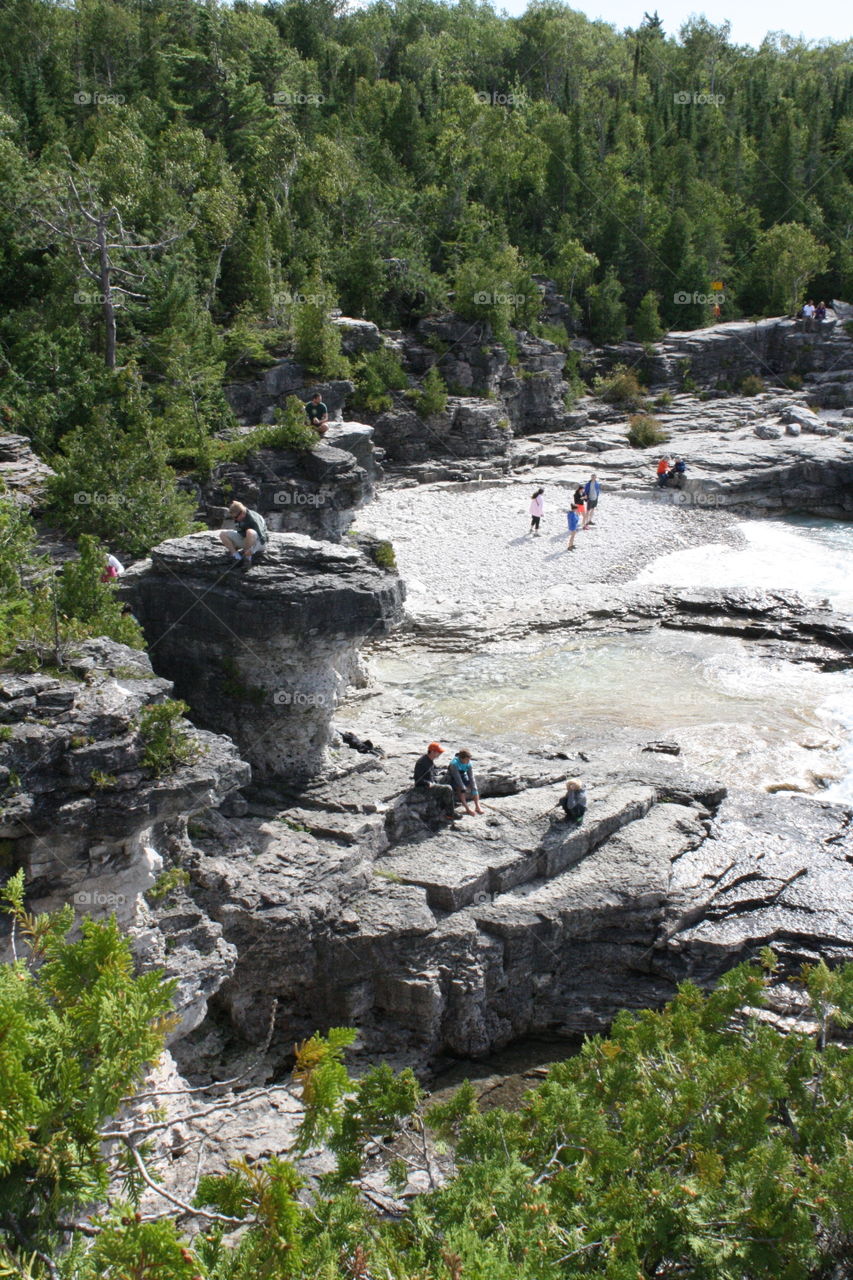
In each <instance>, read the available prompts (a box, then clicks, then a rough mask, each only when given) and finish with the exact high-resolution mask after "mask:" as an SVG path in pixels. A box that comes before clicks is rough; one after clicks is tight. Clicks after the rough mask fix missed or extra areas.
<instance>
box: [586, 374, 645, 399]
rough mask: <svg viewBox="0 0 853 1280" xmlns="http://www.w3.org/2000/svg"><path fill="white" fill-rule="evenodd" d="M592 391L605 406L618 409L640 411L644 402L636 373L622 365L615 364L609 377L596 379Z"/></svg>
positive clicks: (642, 390) (643, 390)
mask: <svg viewBox="0 0 853 1280" xmlns="http://www.w3.org/2000/svg"><path fill="white" fill-rule="evenodd" d="M594 390H595V394H596V395H597V396H600V397H601V399H602V400H604V401H605V402H606V403H607V404H613V405H617V406H618V407H619V408H620V409H641V408H642V407H643V405H644V404H645V402H646V397H645V389H644V388H643V387H641V386H640V383H639V380H638V378H637V375H636V373H634V370H633V369H628V368H626V366H625V365H624V364H617V365H616V367H615V368H614V370H613V372H612V373H611V374H610V375H609V377H605V378H596V380H595V386H594Z"/></svg>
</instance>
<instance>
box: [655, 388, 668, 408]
mask: <svg viewBox="0 0 853 1280" xmlns="http://www.w3.org/2000/svg"><path fill="white" fill-rule="evenodd" d="M671 404H672V396H671V395H670V393H669V392H668V391H662V392H661V393H660V395H659V396H655V400H654V405H655V408H656V409H668V408H669V406H670V405H671Z"/></svg>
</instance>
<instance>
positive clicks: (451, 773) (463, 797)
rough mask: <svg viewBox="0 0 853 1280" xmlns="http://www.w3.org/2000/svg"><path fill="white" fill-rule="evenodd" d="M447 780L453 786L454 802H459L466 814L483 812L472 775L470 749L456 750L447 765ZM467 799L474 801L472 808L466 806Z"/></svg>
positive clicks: (472, 767)
mask: <svg viewBox="0 0 853 1280" xmlns="http://www.w3.org/2000/svg"><path fill="white" fill-rule="evenodd" d="M447 781H448V782H449V783H450V785H451V787H452V788H453V799H454V801H455V802H456V804H461V805H462V807H463V808H464V810H465V812H466V813H467V814H474V813H482V812H483V810H482V809H481V808H480V792H479V790H478V789H477V782H476V779H475V777H474V766H473V765H472V764H471V752H470V751H465V750H463V751H457V753H456V755H455V756H454V757H453V759H452V760H451V761H450V764H449V765H448V766H447ZM469 800H473V801H474V808H473V809H469V807H468V801H469Z"/></svg>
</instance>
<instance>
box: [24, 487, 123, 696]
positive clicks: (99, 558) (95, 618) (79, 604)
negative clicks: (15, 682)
mask: <svg viewBox="0 0 853 1280" xmlns="http://www.w3.org/2000/svg"><path fill="white" fill-rule="evenodd" d="M36 545H37V543H36V535H35V529H34V528H33V524H32V520H31V518H30V516H29V515H28V514H27V512H26V511H25V510H24V509H23V508H22V507H19V506H18V504H17V503H16V502H14V501H13V500H12V499H11V498H7V497H5V496H3V495H2V494H0V666H5V665H9V666H14V667H16V668H17V669H20V670H27V671H35V670H37V669H38V668H39V667H41V666H44V665H49V666H61V665H62V663H63V661H64V654H65V650H66V647H68V646H73V644H74V642H75V641H79V640H85V639H88V638H89V637H91V636H108V637H109V638H110V639H111V640H116V641H118V642H119V643H120V644H128V645H131V646H132V647H134V648H143V647H144V644H145V639H144V636H143V634H142V632H141V630H140V628H139V627H138V625H137V623H136V622H135V621H134V619H133V618H132V617H130V616H129V615H127V614H123V613H122V610H121V606H120V605H119V602H118V599H117V597H116V594H115V585H114V584H113V583H111V582H101V574H102V573H103V571H104V566H105V565H106V560H107V553H106V551H105V549H104V548H103V546H101V544H100V543H99V542H98V541H97V539H95V538H92V537H90V536H88V535H86V534H83V535H81V537H80V539H79V544H78V545H79V549H80V557H79V559H77V560H68V561H66V563H65V564H64V566H63V568H62V571H61V573H59V574H57V573H56V570H55V569H54V567H53V565H52V564H51V562H50V560H49V559H48V557H47V556H41V555H38V554H37V552H36Z"/></svg>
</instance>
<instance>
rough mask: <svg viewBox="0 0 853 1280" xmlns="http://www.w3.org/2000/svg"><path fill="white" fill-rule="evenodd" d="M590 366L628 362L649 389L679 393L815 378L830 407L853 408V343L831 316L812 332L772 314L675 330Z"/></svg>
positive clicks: (598, 357) (618, 349) (611, 352)
mask: <svg viewBox="0 0 853 1280" xmlns="http://www.w3.org/2000/svg"><path fill="white" fill-rule="evenodd" d="M588 364H589V367H590V368H594V369H595V370H596V371H597V372H601V373H603V372H606V371H607V370H609V369H612V368H613V367H614V366H615V365H617V364H625V365H628V366H629V367H630V368H632V369H634V370H636V372H637V373H638V374H639V375H640V376H641V377H642V379H643V381H644V382H646V383H647V385H649V386H652V387H658V388H659V387H670V388H672V389H675V390H681V389H683V388H684V387H685V383H688V382H689V381H692V382H694V383H696V384H698V385H699V386H702V387H717V388H719V389H721V390H725V391H729V392H732V391H736V390H737V389H738V388H739V387H740V384H741V382H742V381H743V379H744V378H745V377H747V376H750V375H751V376H755V377H759V378H762V379H764V378H769V379H771V380H772V379H776V378H781V377H782V376H784V375H786V374H788V375H790V374H797V375H799V376H800V377H808V376H810V375H811V376H813V377H814V380H815V386H816V387H817V386H821V385H822V386H824V387H825V388H826V392H825V394H826V396H827V398H826V399H823V400H822V401H821V403H823V404H824V405H825V406H826V407H842V406H843V405H845V404H846V405H849V404H853V339H851V338H850V336H849V335H848V334H847V332H846V331H845V329H844V327H843V325H842V324H840V323H838V321H837V320H836V319H835V317H834V316H831V318H830V319H828V320H826V321H824V323H823V324H821V325H815V326H814V328H813V329H812V330H807V329H806V328H805V327H804V323H803V322H802V321H800V320H788V319H785V318H780V317H774V318H770V319H767V320H758V321H753V320H735V321H730V322H727V323H726V324H717V325H713V326H711V327H709V328H707V329H694V330H690V331H688V332H682V333H679V332H676V331H673V332H671V333H668V334H667V335H666V338H665V339H664V340H663V341H662V342H657V343H653V344H650V345H642V344H640V343H637V342H622V343H619V344H618V345H616V346H612V347H605V348H604V349H603V350H601V351H596V352H594V353H589V357H588ZM839 388H841V389H839ZM848 397H849V398H848Z"/></svg>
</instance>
